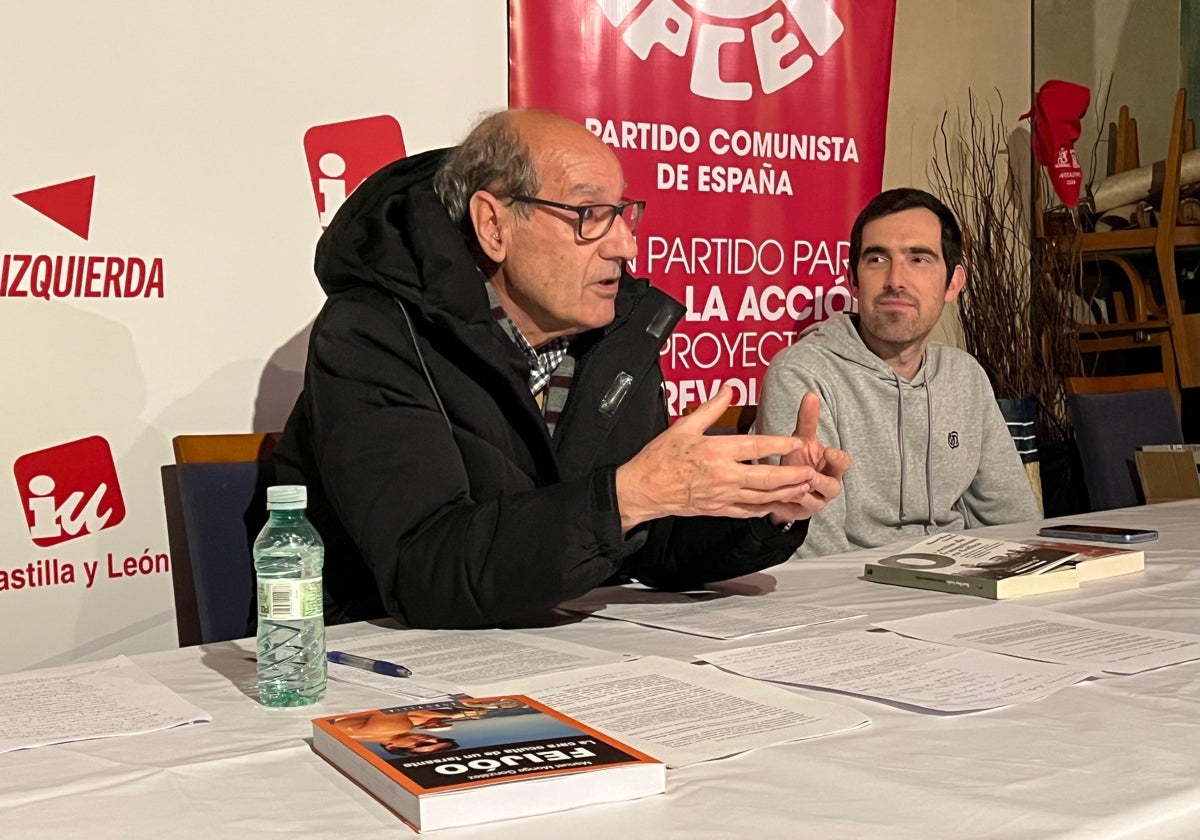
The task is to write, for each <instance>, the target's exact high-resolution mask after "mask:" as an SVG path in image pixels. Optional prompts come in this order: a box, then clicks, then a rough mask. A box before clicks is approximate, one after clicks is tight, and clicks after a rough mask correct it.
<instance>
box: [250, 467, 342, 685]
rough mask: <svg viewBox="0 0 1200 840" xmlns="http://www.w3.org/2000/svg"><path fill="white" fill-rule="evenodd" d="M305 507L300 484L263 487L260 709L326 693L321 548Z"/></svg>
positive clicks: (257, 560) (257, 548) (258, 552)
mask: <svg viewBox="0 0 1200 840" xmlns="http://www.w3.org/2000/svg"><path fill="white" fill-rule="evenodd" d="M307 504H308V492H307V490H306V488H305V487H304V486H303V485H280V486H276V487H268V488H267V511H268V514H269V518H268V520H267V524H266V525H265V526H264V527H263V529H262V531H261V532H260V533H259V535H258V539H256V540H255V541H254V572H255V575H256V576H257V578H258V694H259V699H260V700H261V701H262V703H263V705H264V706H307V705H309V704H310V703H316V702H317V701H318V700H320V699H321V698H322V697H323V696H324V695H325V681H326V663H325V617H324V613H323V609H322V598H321V567H322V565H323V564H324V562H325V545H324V543H322V542H321V537H320V535H319V534H317V531H316V529H315V528H313V526H312V523H310V522H309V521H308V517H307V516H305V513H304V511H305V508H306V506H307Z"/></svg>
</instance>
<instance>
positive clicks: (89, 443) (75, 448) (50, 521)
mask: <svg viewBox="0 0 1200 840" xmlns="http://www.w3.org/2000/svg"><path fill="white" fill-rule="evenodd" d="M13 474H14V475H15V476H16V479H17V492H18V493H19V494H20V496H21V504H22V506H23V507H24V508H25V520H26V522H27V523H28V525H29V536H30V537H31V538H32V539H33V543H34V545H39V546H43V547H46V546H51V545H57V544H58V543H61V542H66V541H67V540H73V539H75V538H76V537H82V536H86V535H87V534H95V533H97V532H98V531H102V530H103V529H105V528H112V527H113V526H114V525H119V524H120V523H121V521H122V520H124V519H125V500H124V499H123V498H122V497H121V486H120V484H118V483H117V467H116V465H115V464H114V463H113V457H112V450H111V449H109V446H108V441H106V440H105V439H104V438H102V437H99V436H93V437H86V438H83V439H82V440H76V441H72V442H71V443H63V444H59V445H58V446H52V447H50V448H49V449H42V450H39V451H37V452H29V453H27V454H25V455H22V456H21V457H20V458H18V459H17V460H16V463H14V464H13Z"/></svg>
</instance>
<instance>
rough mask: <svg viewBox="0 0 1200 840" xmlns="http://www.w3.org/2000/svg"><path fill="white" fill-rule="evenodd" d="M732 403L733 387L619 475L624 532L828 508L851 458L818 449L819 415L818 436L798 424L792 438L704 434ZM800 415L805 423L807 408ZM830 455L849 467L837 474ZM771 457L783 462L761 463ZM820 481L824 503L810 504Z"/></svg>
mask: <svg viewBox="0 0 1200 840" xmlns="http://www.w3.org/2000/svg"><path fill="white" fill-rule="evenodd" d="M732 396H733V392H732V390H731V389H730V388H729V387H728V386H724V387H722V388H721V389H720V391H718V392H717V395H716V396H715V397H713V398H712V399H711V400H709V401H708V402H706V403H704V404H703V405H701V406H699V407H697V408H696V410H695V411H693V412H692V413H691V414H689V415H688V416H686V417H683V418H681V419H680V420H678V421H676V422H675V424H674V425H673V426H671V428H669V429H667V430H666V431H665V432H663V433H662V434H660V435H659V436H658V437H656V438H654V440H652V441H650V442H649V443H648V444H646V446H645V447H643V449H642V451H641V452H639V453H638V454H637V455H635V456H634V457H633V458H632V459H631V460H630V461H629V462H628V463H626V464H623V465H622V466H620V467H619V468H618V469H617V504H618V505H619V506H620V509H621V529H622V531H628V530H629V529H630V528H632V527H633V526H634V525H637V524H638V523H640V522H646V521H648V520H651V519H657V518H659V517H662V516H730V517H736V518H742V519H745V518H751V517H756V516H764V515H766V514H768V513H770V514H774V515H775V517H776V518H777V519H778V520H780V521H790V520H792V519H801V518H804V517H807V516H811V515H812V513H813V512H815V511H816V510H820V509H821V507H823V506H824V504H825V499H827V498H833V496H836V495H837V494H838V493H840V492H841V480H840V476H841V473H842V472H844V471H845V465H848V463H849V456H846V453H844V452H841V450H835V449H826V448H824V447H820V446H819V445H818V444H817V443H816V411H815V410H813V412H812V414H813V417H812V420H811V429H809V428H808V426H807V425H804V427H803V429H802V428H801V425H798V426H797V433H796V435H795V436H792V437H782V436H769V435H705V434H704V432H705V431H706V430H707V429H708V428H709V427H710V426H711V425H712V424H713V423H715V422H716V421H717V419H718V418H720V416H721V415H722V414H723V413H724V412H725V410H726V409H727V408H728V407H729V404H730V402H731V400H732ZM800 416H801V417H804V409H803V407H802V408H801V412H800ZM805 422H806V423H807V421H805ZM802 432H804V434H801V433H802ZM805 435H807V438H811V440H809V439H806V437H805ZM830 453H840V456H844V461H842V460H841V459H840V458H839V457H838V456H837V455H836V454H835V456H834V458H833V459H832V462H837V463H838V464H842V466H840V467H838V468H836V469H837V472H833V470H832V469H831V468H830V464H831V458H830ZM770 456H778V457H779V458H780V459H781V460H782V461H783V463H781V464H780V465H779V466H774V465H770V464H760V463H757V462H758V461H759V460H760V459H763V458H767V457H770ZM818 463H819V464H820V465H821V467H822V468H823V469H824V470H825V473H824V474H823V473H822V471H821V469H820V468H818ZM814 482H817V483H818V485H819V486H817V487H816V493H819V494H820V496H819V497H816V498H813V499H809V497H810V496H813V495H814V493H813V490H814V484H813V483H814ZM830 493H832V495H829V494H830ZM793 514H795V515H793Z"/></svg>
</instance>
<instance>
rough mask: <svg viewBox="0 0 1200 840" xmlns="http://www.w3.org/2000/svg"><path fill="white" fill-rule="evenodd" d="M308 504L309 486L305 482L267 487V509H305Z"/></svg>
mask: <svg viewBox="0 0 1200 840" xmlns="http://www.w3.org/2000/svg"><path fill="white" fill-rule="evenodd" d="M307 506H308V488H306V487H305V486H304V485H303V484H276V485H275V486H274V487H268V488H267V510H303V509H304V508H305V507H307Z"/></svg>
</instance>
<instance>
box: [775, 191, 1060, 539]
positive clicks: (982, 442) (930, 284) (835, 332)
mask: <svg viewBox="0 0 1200 840" xmlns="http://www.w3.org/2000/svg"><path fill="white" fill-rule="evenodd" d="M849 273H850V288H851V291H852V292H853V293H854V295H855V297H856V298H857V299H858V305H859V314H858V315H849V314H839V315H835V316H833V317H832V318H830V319H829V320H827V321H825V322H823V323H821V324H820V325H818V326H816V327H815V328H813V330H812V331H810V332H809V333H808V334H807V335H806V336H805V337H804V338H803V339H802V340H800V341H798V342H797V343H796V344H794V345H792V346H791V347H789V348H787V349H786V350H783V351H781V352H780V353H779V354H778V355H777V356H776V357H775V358H774V360H773V361H772V362H771V366H770V368H769V369H768V371H767V375H766V378H765V381H764V383H763V394H762V401H761V404H760V406H759V409H758V419H757V430H758V431H759V432H760V433H763V434H768V435H771V434H786V433H787V431H788V430H790V429H791V428H792V427H793V425H794V424H795V417H796V409H797V407H798V406H799V404H800V399H801V397H803V396H804V394H805V393H806V392H808V391H814V392H816V393H818V394H819V395H820V397H821V401H822V402H823V403H824V406H823V410H822V411H821V415H820V424H819V427H818V433H817V434H818V437H819V438H820V439H821V440H822V441H825V442H826V443H827V444H829V445H831V446H835V447H840V448H842V449H844V450H847V451H848V452H850V453H851V455H852V456H853V457H854V469H852V470H850V471H849V472H848V473H847V474H846V476H845V479H844V482H845V490H844V493H843V494H842V496H840V497H839V498H837V499H834V500H832V501H831V502H830V503H829V505H828V507H826V509H825V511H824V512H823V513H822V515H821V516H820V517H817V518H815V519H813V520H812V521H811V522H810V524H809V532H808V538H807V539H806V540H805V542H804V545H803V546H801V547H800V549H799V551H798V552H797V554H796V556H798V557H811V556H817V555H823V554H833V553H836V552H839V551H850V550H852V549H855V548H866V547H871V546H877V545H884V544H886V543H890V542H895V541H898V540H908V539H912V540H917V539H920V538H923V537H924V536H926V535H928V534H933V533H937V532H940V531H957V530H963V529H965V528H973V527H978V526H981V525H1000V524H1003V523H1007V522H1021V521H1025V520H1029V519H1034V518H1036V517H1037V516H1038V508H1037V502H1036V501H1035V499H1034V496H1033V490H1032V488H1031V487H1030V485H1029V480H1028V478H1027V477H1026V475H1025V471H1024V469H1023V468H1022V466H1021V460H1020V457H1019V456H1018V455H1017V451H1016V447H1015V446H1014V445H1013V442H1012V438H1011V437H1010V436H1009V434H1008V429H1007V427H1006V426H1005V423H1004V419H1003V418H1002V417H1001V415H1000V410H999V408H998V407H997V405H996V399H995V395H994V393H993V392H992V387H991V384H990V383H989V382H988V378H987V375H986V374H985V373H984V372H983V369H982V368H981V367H980V366H979V364H978V363H977V362H976V361H975V359H974V358H972V357H971V356H970V355H969V354H967V353H965V352H963V351H961V350H958V349H956V348H954V347H948V346H945V345H942V344H930V334H931V332H932V331H933V328H934V326H935V325H936V324H937V321H938V318H939V317H940V316H941V314H942V310H943V309H944V308H945V306H946V304H947V303H950V302H951V301H953V300H954V299H955V298H957V297H958V294H959V292H960V291H962V288H963V285H964V284H965V283H966V279H967V278H966V273H965V271H964V269H963V266H962V233H961V231H960V230H959V227H958V222H957V221H956V220H955V218H954V214H953V213H951V212H950V210H949V208H947V207H946V206H945V205H944V204H942V202H940V201H939V200H938V199H937V198H935V197H934V196H932V195H930V194H929V193H927V192H923V191H922V190H917V189H909V188H905V189H895V190H888V191H887V192H884V193H881V194H880V195H878V196H876V197H875V198H874V199H872V200H871V202H870V203H869V204H867V206H866V207H865V208H864V209H863V211H862V212H861V213H860V214H859V216H858V218H857V219H856V220H855V222H854V227H853V229H852V230H851V233H850V261H849Z"/></svg>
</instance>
